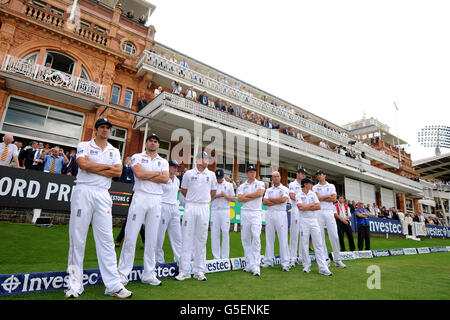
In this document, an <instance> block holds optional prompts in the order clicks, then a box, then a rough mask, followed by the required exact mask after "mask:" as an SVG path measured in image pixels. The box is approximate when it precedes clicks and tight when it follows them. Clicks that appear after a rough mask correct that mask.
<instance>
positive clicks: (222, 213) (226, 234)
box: [210, 208, 230, 259]
mask: <svg viewBox="0 0 450 320" xmlns="http://www.w3.org/2000/svg"><path fill="white" fill-rule="evenodd" d="M210 223H211V251H212V254H213V256H214V259H228V258H229V257H230V209H229V208H228V209H214V210H212V209H211V222H210ZM220 233H222V246H221V245H220Z"/></svg>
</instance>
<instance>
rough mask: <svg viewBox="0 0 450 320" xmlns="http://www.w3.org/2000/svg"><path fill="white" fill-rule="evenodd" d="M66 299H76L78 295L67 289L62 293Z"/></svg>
mask: <svg viewBox="0 0 450 320" xmlns="http://www.w3.org/2000/svg"><path fill="white" fill-rule="evenodd" d="M64 294H65V295H66V298H78V297H79V296H80V295H79V294H78V293H76V292H75V291H73V290H72V289H68V290H65V291H64Z"/></svg>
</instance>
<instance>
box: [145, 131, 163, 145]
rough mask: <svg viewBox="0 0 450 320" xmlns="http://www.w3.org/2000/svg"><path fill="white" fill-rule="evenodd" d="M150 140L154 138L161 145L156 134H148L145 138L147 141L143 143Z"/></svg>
mask: <svg viewBox="0 0 450 320" xmlns="http://www.w3.org/2000/svg"><path fill="white" fill-rule="evenodd" d="M151 138H155V139H156V140H158V143H161V140H159V137H158V135H157V134H156V133H150V134H149V135H148V136H147V139H145V142H147V141H148V140H150V139H151Z"/></svg>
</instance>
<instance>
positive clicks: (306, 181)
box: [301, 178, 314, 186]
mask: <svg viewBox="0 0 450 320" xmlns="http://www.w3.org/2000/svg"><path fill="white" fill-rule="evenodd" d="M305 183H311V184H314V181H312V180H311V179H310V178H304V179H302V181H301V184H302V186H304V185H305Z"/></svg>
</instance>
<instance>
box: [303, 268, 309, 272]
mask: <svg viewBox="0 0 450 320" xmlns="http://www.w3.org/2000/svg"><path fill="white" fill-rule="evenodd" d="M303 272H304V273H310V272H311V269H310V268H303Z"/></svg>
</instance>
